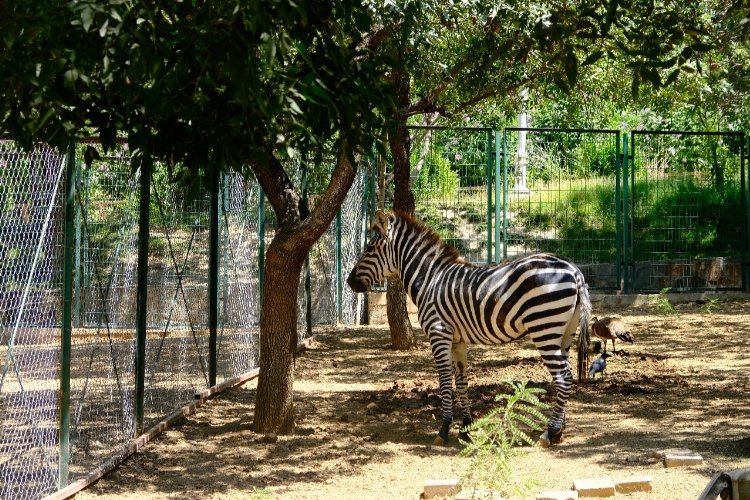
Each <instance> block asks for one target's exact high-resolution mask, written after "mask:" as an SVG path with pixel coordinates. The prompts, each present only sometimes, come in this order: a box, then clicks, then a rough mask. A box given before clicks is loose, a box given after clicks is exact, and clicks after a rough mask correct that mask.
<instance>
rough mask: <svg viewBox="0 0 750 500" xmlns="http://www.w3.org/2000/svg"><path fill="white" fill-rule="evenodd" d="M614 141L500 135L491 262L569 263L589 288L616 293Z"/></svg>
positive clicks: (607, 137) (592, 134)
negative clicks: (556, 259)
mask: <svg viewBox="0 0 750 500" xmlns="http://www.w3.org/2000/svg"><path fill="white" fill-rule="evenodd" d="M619 136H620V134H619V132H617V131H612V130H563V129H527V128H507V129H505V132H504V134H503V141H502V143H503V153H502V159H501V161H502V165H498V166H497V171H498V173H499V180H498V184H497V187H498V189H497V191H496V193H498V196H497V197H498V198H500V199H497V200H496V205H495V207H496V212H495V218H496V224H497V227H496V232H495V234H496V240H495V241H496V243H495V244H496V246H495V252H496V257H495V258H496V260H500V259H501V258H514V257H517V256H521V255H525V254H529V253H533V252H553V253H556V254H558V255H561V256H563V257H567V258H569V259H571V260H573V261H574V262H575V263H576V264H577V265H578V266H579V267H580V268H581V270H582V271H583V273H584V275H585V276H586V281H587V282H588V284H589V287H591V288H594V289H619V288H620V269H621V268H620V266H619V264H618V263H619V262H620V244H619V241H620V235H619V226H620V224H619V222H620V221H619V216H620V212H619V210H618V206H619V191H618V182H619V175H620V155H619ZM500 252H502V254H500Z"/></svg>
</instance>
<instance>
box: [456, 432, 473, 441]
mask: <svg viewBox="0 0 750 500" xmlns="http://www.w3.org/2000/svg"><path fill="white" fill-rule="evenodd" d="M458 439H459V440H460V441H463V442H464V443H471V436H470V435H469V433H468V432H459V433H458Z"/></svg>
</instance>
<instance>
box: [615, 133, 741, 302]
mask: <svg viewBox="0 0 750 500" xmlns="http://www.w3.org/2000/svg"><path fill="white" fill-rule="evenodd" d="M649 135H660V136H676V137H682V136H705V137H711V136H714V137H738V138H739V142H740V152H739V160H740V165H739V170H740V171H739V174H740V205H741V206H742V207H743V209H744V210H743V212H744V213H742V215H741V216H740V249H739V250H740V266H741V273H740V276H741V284H740V286H739V287H738V288H729V287H727V288H720V289H719V290H722V291H730V290H742V291H746V292H747V291H750V279H749V277H750V230H749V228H748V223H749V221H750V197H748V194H747V182H748V179H750V171H747V170H746V169H747V168H748V167H749V165H748V164H749V163H750V162H747V161H745V160H746V158H748V157H749V156H750V138H748V139H747V141H746V139H745V134H744V132H731V131H727V132H700V131H672V130H669V131H666V130H632V131H631V132H630V136H629V137H628V135H627V134H625V135H624V136H623V175H622V192H623V204H622V207H623V218H622V229H623V240H622V246H623V257H624V258H623V269H624V280H623V286H622V292H624V293H626V294H628V293H634V292H637V291H639V288H638V287H637V286H636V283H635V281H636V271H637V267H638V263H637V262H636V260H635V243H636V239H637V234H636V228H635V227H634V226H635V214H634V206H635V168H634V163H635V154H636V137H638V136H649ZM628 139H630V141H629V142H628ZM618 189H619V187H618ZM696 290H697V289H696ZM708 290H711V291H714V290H715V289H713V288H711V289H708ZM640 291H652V290H651V289H648V290H646V289H640Z"/></svg>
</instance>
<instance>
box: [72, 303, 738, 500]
mask: <svg viewBox="0 0 750 500" xmlns="http://www.w3.org/2000/svg"><path fill="white" fill-rule="evenodd" d="M594 313H595V315H598V316H600V317H601V316H604V315H607V314H609V315H612V314H616V315H619V316H621V317H622V318H623V320H624V321H625V322H626V323H627V324H629V325H630V326H631V328H632V331H633V332H634V333H635V337H636V342H635V344H633V345H622V346H621V345H620V343H618V344H617V347H618V349H619V348H620V347H622V348H625V349H626V350H627V351H628V353H629V355H627V356H617V357H614V358H610V360H609V366H608V370H607V373H606V376H605V377H604V379H603V380H601V381H597V382H594V383H589V384H587V385H585V386H577V387H576V388H575V390H574V393H573V395H572V397H571V401H570V404H569V410H568V425H567V430H566V436H565V441H564V442H563V443H562V444H561V445H558V446H556V447H554V448H552V449H548V450H545V449H541V448H528V447H527V448H524V449H523V450H522V452H523V453H522V455H521V456H520V457H519V458H517V459H516V461H515V462H514V470H516V471H517V472H518V475H519V477H523V478H530V479H533V480H535V481H536V482H537V486H535V487H534V489H533V492H532V495H531V496H532V497H533V494H534V493H536V492H538V491H541V490H549V489H569V488H570V487H571V485H572V482H573V480H574V479H577V478H590V477H602V476H606V477H611V478H616V477H631V476H636V475H649V476H651V477H652V485H653V491H652V492H651V493H648V494H646V493H639V494H631V495H628V496H627V498H631V499H642V498H643V499H645V498H660V499H672V498H673V499H685V498H695V497H696V496H697V495H698V494H699V493H700V492H701V491H702V490H703V488H704V487H705V486H706V484H707V483H708V481H709V480H710V478H711V477H712V476H713V474H714V473H715V472H717V471H720V470H727V469H734V468H750V396H749V395H750V359H749V358H750V356H748V354H749V353H750V348H749V346H750V301H735V302H724V303H720V307H719V309H718V311H715V312H713V313H710V314H709V313H707V312H706V311H705V310H702V309H701V305H700V304H685V305H680V306H678V314H677V315H670V316H665V315H659V314H657V313H655V311H654V310H653V309H652V308H650V307H647V306H641V307H637V308H629V309H609V310H605V309H603V308H602V307H597V306H596V305H595V306H594ZM316 335H317V336H316V341H315V342H314V344H313V345H312V347H311V348H310V349H308V350H307V351H306V352H305V353H304V354H303V355H301V356H300V357H299V359H298V361H297V367H296V382H295V400H296V407H295V408H296V415H297V418H296V421H297V430H296V432H295V434H293V435H285V436H278V437H275V436H262V435H259V434H255V433H254V432H253V431H252V422H253V401H254V398H255V385H254V382H248V383H247V384H245V385H244V386H242V387H238V388H235V389H232V390H230V391H228V392H225V393H223V394H221V395H219V396H218V397H216V398H215V399H213V400H211V401H209V402H208V403H207V404H206V405H205V406H203V407H202V408H201V409H200V410H199V411H198V412H197V413H196V414H194V415H191V416H190V417H189V418H188V419H185V420H184V421H182V422H180V423H179V424H178V425H177V426H176V427H174V428H172V429H170V430H168V431H167V432H165V433H164V434H162V435H161V436H159V437H158V438H156V439H155V440H154V441H152V442H151V443H150V444H149V445H148V446H147V447H146V448H145V449H144V450H142V451H141V452H140V453H138V454H137V455H136V456H134V457H132V458H130V459H128V460H127V461H126V463H125V464H124V465H123V466H122V467H120V468H119V469H118V470H116V471H114V472H113V473H111V474H109V475H108V476H106V477H105V478H103V479H102V480H100V481H99V482H98V483H96V484H95V485H93V486H92V487H90V488H88V489H87V490H84V491H83V492H82V493H80V494H79V495H78V497H79V498H82V499H83V498H91V497H105V498H107V497H109V498H112V497H118V498H139V499H146V498H276V497H282V498H309V499H323V498H325V499H329V498H407V499H409V498H411V499H417V498H419V496H420V493H421V492H422V490H423V485H424V481H425V480H426V479H441V478H460V477H462V476H463V475H464V474H465V472H466V469H467V466H468V464H469V459H468V458H463V457H459V456H458V452H459V450H460V448H461V446H460V444H459V443H458V442H457V439H455V432H454V435H453V437H454V439H452V441H451V443H449V444H448V445H446V446H433V445H432V440H433V437H434V435H435V432H436V431H437V428H438V421H439V399H438V396H437V391H436V389H437V372H436V370H435V367H434V362H433V361H432V358H431V356H430V353H429V349H428V347H427V343H426V339H425V338H424V335H423V334H420V339H421V340H422V342H421V344H420V346H419V348H418V350H416V351H411V352H408V353H403V352H393V351H392V350H390V347H389V336H388V331H387V329H385V328H371V327H358V328H347V329H342V330H335V331H334V330H328V331H321V332H317V333H316ZM623 344H624V343H623ZM469 362H470V395H471V398H472V401H473V402H474V411H475V413H477V414H481V413H483V412H486V411H487V410H488V409H489V408H490V407H491V405H492V404H493V400H494V396H495V394H497V393H498V392H500V391H503V392H505V391H506V389H505V386H504V385H503V384H502V381H503V380H505V379H508V378H511V379H515V380H521V379H528V380H530V381H531V385H533V386H536V387H542V388H545V389H547V391H548V392H550V391H551V390H552V385H551V381H550V377H549V374H548V373H547V372H546V370H545V369H544V367H543V365H542V363H541V361H540V359H539V355H538V353H537V351H536V350H535V349H534V347H533V345H532V344H531V343H530V342H529V341H528V340H522V341H519V342H516V343H513V344H508V345H505V346H499V347H493V348H481V347H476V348H470V350H469ZM547 400H549V401H551V400H552V397H551V395H549V394H548V396H547ZM665 448H689V449H691V450H693V451H695V452H697V453H699V454H701V455H702V456H703V457H704V459H705V460H704V462H703V463H702V464H701V465H696V466H691V467H677V468H665V467H664V465H663V464H662V463H661V462H659V461H658V460H655V459H652V458H651V452H652V451H654V450H661V449H665Z"/></svg>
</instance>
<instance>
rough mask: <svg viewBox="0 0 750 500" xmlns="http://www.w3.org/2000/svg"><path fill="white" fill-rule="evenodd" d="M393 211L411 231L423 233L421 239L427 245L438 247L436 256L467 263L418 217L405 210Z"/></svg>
mask: <svg viewBox="0 0 750 500" xmlns="http://www.w3.org/2000/svg"><path fill="white" fill-rule="evenodd" d="M394 213H395V214H396V216H397V217H398V218H399V219H401V220H402V221H403V222H404V223H405V224H406V226H408V227H409V228H411V230H412V231H414V232H416V233H420V234H424V235H425V236H424V239H423V240H422V241H424V242H425V243H427V244H428V245H431V246H438V247H439V250H438V252H437V253H436V258H438V259H442V260H446V261H448V262H456V263H461V264H468V263H467V262H466V261H465V260H464V259H463V257H461V255H459V253H458V250H456V249H455V248H454V247H453V246H451V245H449V244H448V243H446V242H445V241H443V239H442V238H441V237H440V235H439V234H438V233H437V232H436V231H435V230H434V229H432V228H431V227H430V226H428V225H427V224H425V223H424V222H422V221H420V220H419V219H416V218H414V217H413V216H412V215H411V214H409V213H407V212H402V211H400V210H395V211H394Z"/></svg>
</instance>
